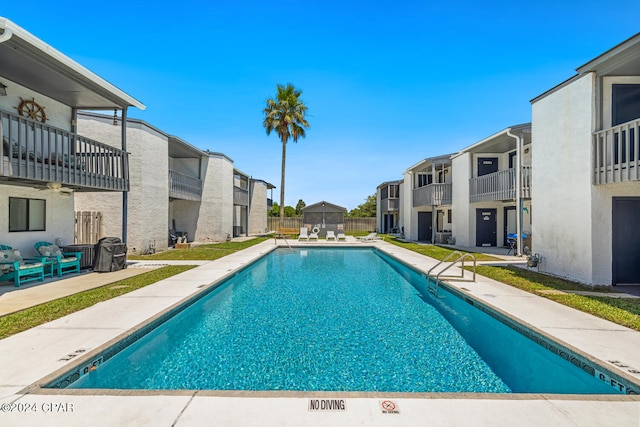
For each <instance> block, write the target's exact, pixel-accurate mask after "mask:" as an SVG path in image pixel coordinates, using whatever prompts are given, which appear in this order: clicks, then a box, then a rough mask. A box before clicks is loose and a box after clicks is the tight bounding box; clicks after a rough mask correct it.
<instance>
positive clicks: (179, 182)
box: [169, 170, 202, 202]
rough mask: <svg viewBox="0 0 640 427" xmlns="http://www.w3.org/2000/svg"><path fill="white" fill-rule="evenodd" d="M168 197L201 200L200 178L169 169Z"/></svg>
mask: <svg viewBox="0 0 640 427" xmlns="http://www.w3.org/2000/svg"><path fill="white" fill-rule="evenodd" d="M169 197H170V198H172V199H181V200H193V201H196V202H199V201H201V200H202V180H201V179H199V178H194V177H192V176H189V175H185V174H183V173H180V172H176V171H173V170H169Z"/></svg>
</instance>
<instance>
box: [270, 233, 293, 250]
mask: <svg viewBox="0 0 640 427" xmlns="http://www.w3.org/2000/svg"><path fill="white" fill-rule="evenodd" d="M278 237H280V238H281V239H282V240H284V243H285V244H286V245H287V247H288V248H289V249H291V250H293V248H292V247H291V245H290V244H289V241H288V240H287V237H286V236H285V235H284V233H276V234H275V235H274V236H273V240H274V241H275V243H276V245H277V244H278Z"/></svg>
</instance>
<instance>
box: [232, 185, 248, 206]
mask: <svg viewBox="0 0 640 427" xmlns="http://www.w3.org/2000/svg"><path fill="white" fill-rule="evenodd" d="M233 204H234V205H235V206H249V191H248V190H245V189H244V188H240V187H233Z"/></svg>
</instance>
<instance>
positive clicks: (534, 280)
mask: <svg viewBox="0 0 640 427" xmlns="http://www.w3.org/2000/svg"><path fill="white" fill-rule="evenodd" d="M476 272H477V273H478V274H480V275H482V276H485V277H488V278H490V279H494V280H497V281H498V282H502V283H505V284H507V285H510V286H513V287H516V288H518V289H522V290H524V291H527V292H531V293H533V294H536V295H539V296H541V297H544V298H548V299H550V300H553V301H556V302H559V303H560V304H564V305H566V306H568V307H572V308H575V309H577V310H580V311H584V312H585V313H589V314H592V315H594V316H597V317H600V318H602V319H606V320H609V321H611V322H614V323H617V324H618V325H622V326H626V327H628V328H631V329H635V330H637V331H640V298H634V299H622V298H612V297H608V296H607V294H608V293H610V290H608V289H605V290H598V289H591V288H586V287H584V286H582V285H580V284H579V283H575V282H571V281H569V280H564V279H560V278H556V277H551V276H548V275H546V274H541V273H538V272H535V271H529V270H526V269H523V268H520V267H513V266H509V267H493V266H478V267H477V269H476ZM566 291H589V292H598V293H599V294H600V295H598V296H587V295H576V294H573V293H569V292H566Z"/></svg>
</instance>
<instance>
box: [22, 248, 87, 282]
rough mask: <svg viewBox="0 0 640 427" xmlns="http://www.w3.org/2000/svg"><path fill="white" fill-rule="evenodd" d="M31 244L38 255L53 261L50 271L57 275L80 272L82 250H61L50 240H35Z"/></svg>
mask: <svg viewBox="0 0 640 427" xmlns="http://www.w3.org/2000/svg"><path fill="white" fill-rule="evenodd" d="M33 246H34V247H35V248H36V250H37V251H38V253H39V254H40V255H42V256H43V257H46V260H47V262H52V263H53V266H52V267H51V269H52V270H51V273H53V270H55V272H56V274H57V276H58V277H62V275H63V274H67V273H79V272H80V259H81V258H82V252H62V250H60V248H59V247H58V246H56V245H54V244H53V243H50V242H36V243H34V245H33Z"/></svg>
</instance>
